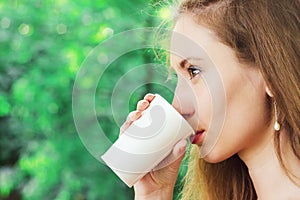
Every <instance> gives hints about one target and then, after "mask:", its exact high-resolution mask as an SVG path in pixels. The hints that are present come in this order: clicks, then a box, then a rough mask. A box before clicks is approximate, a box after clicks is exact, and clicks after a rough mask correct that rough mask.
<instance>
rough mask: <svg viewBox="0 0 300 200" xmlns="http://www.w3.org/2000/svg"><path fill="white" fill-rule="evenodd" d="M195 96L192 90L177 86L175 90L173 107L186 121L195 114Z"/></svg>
mask: <svg viewBox="0 0 300 200" xmlns="http://www.w3.org/2000/svg"><path fill="white" fill-rule="evenodd" d="M194 98H195V97H194V95H192V92H191V89H189V88H185V87H183V85H179V84H177V87H176V89H175V93H174V98H173V102H172V106H173V107H174V108H175V109H176V110H177V112H179V113H180V114H181V115H182V116H183V117H184V118H185V119H189V118H191V117H192V116H193V115H194V114H195V108H194V106H193V105H194V103H193V101H194Z"/></svg>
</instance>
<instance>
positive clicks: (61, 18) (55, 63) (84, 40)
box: [0, 0, 184, 200]
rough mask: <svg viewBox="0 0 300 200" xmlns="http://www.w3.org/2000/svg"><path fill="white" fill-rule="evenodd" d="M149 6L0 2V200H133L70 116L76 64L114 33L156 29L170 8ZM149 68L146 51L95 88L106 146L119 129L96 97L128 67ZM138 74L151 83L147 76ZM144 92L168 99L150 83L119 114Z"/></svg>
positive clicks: (138, 1) (115, 1)
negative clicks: (88, 146)
mask: <svg viewBox="0 0 300 200" xmlns="http://www.w3.org/2000/svg"><path fill="white" fill-rule="evenodd" d="M154 4H155V1H150V2H149V1H145V0H135V1H122V0H112V1H105V0H98V1H91V0H74V1H71V0H23V1H22V0H7V1H0V138H1V139H0V166H1V167H0V199H3V200H4V199H15V200H18V199H30V200H35V199H39V200H40V199H57V200H60V199H61V200H65V199H75V200H83V199H89V200H90V199H91V200H93V199H115V200H122V199H124V200H127V199H133V190H132V189H128V188H127V187H126V186H125V184H124V183H122V182H121V181H120V180H119V179H118V178H117V176H116V175H115V174H114V173H113V172H112V171H111V170H110V169H109V168H107V167H106V166H104V165H103V164H101V163H99V162H98V161H97V160H96V159H95V158H93V157H92V156H91V155H90V154H89V153H88V152H87V150H86V149H85V148H84V146H83V144H82V143H81V141H80V139H79V137H78V135H77V132H76V129H75V126H74V122H73V118H72V87H73V83H74V80H75V76H76V73H77V71H78V70H79V67H80V65H81V63H82V62H83V61H84V59H85V58H86V56H87V55H88V53H89V52H90V51H91V50H92V49H93V48H94V47H95V46H96V45H98V44H99V43H101V42H102V41H104V40H106V39H108V38H109V37H111V36H112V35H114V34H116V33H118V32H122V31H125V30H128V29H132V28H139V27H149V26H157V25H159V23H160V21H161V20H163V19H164V18H166V17H167V16H168V15H169V10H168V9H166V8H165V7H160V8H158V7H157V6H153V5H154ZM126 42H129V41H124V45H126ZM103 56H104V58H105V55H103ZM147 62H155V59H154V56H153V51H152V50H149V49H148V50H139V51H136V52H133V53H131V54H129V55H126V56H124V58H120V60H119V61H116V62H115V63H114V64H113V65H115V66H118V65H120V64H122V67H123V70H119V72H118V73H116V70H108V71H107V72H106V74H105V78H104V79H103V80H101V81H102V82H100V83H99V87H98V89H97V95H96V102H100V103H97V105H96V110H97V115H98V117H99V122H100V124H101V126H103V129H104V130H105V132H106V133H109V134H110V135H108V136H109V137H110V138H111V139H112V140H114V139H115V138H116V137H117V135H118V124H116V123H115V121H114V120H113V118H112V116H111V111H110V109H111V108H110V107H109V104H108V103H109V102H108V101H105V102H104V103H101V102H102V101H101V98H104V99H105V98H109V97H110V95H111V91H112V90H113V86H114V84H115V83H116V81H117V80H118V78H120V76H122V74H123V73H124V72H126V71H127V70H129V69H130V68H131V66H137V65H140V64H142V63H147ZM141 76H145V77H146V78H150V79H153V80H154V79H155V77H152V76H149V73H147V72H145V74H144V75H141ZM131 81H134V79H132V80H131ZM128 84H130V83H128ZM147 92H159V93H162V94H165V95H163V96H165V97H166V98H168V100H171V98H172V93H171V92H170V91H165V88H161V87H160V86H159V85H158V86H155V85H151V84H150V85H149V84H148V85H145V86H143V87H141V88H138V89H137V90H136V91H134V92H133V93H132V94H131V99H130V103H129V105H128V107H127V108H126V109H125V108H124V109H123V110H120V113H122V114H123V115H124V116H125V115H127V111H128V109H129V110H133V109H134V106H135V104H136V102H137V101H138V100H139V99H141V98H142V96H143V95H144V94H146V93H147ZM100 145H101V144H100ZM183 174H184V168H183V170H181V173H180V175H181V176H183ZM178 188H180V186H178ZM178 188H176V191H175V193H177V192H178Z"/></svg>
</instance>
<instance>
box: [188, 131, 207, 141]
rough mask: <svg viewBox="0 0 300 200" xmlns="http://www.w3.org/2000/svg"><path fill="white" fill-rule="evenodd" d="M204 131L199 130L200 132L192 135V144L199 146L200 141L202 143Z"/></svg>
mask: <svg viewBox="0 0 300 200" xmlns="http://www.w3.org/2000/svg"><path fill="white" fill-rule="evenodd" d="M204 132H205V130H201V131H196V132H195V135H192V136H191V137H190V141H191V143H192V144H198V145H201V143H202V141H203V135H204Z"/></svg>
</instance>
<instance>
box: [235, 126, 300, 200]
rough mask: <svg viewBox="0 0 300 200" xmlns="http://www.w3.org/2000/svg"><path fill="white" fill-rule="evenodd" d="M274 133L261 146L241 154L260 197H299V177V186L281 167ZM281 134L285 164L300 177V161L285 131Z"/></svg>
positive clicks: (275, 199) (275, 198) (262, 199)
mask: <svg viewBox="0 0 300 200" xmlns="http://www.w3.org/2000/svg"><path fill="white" fill-rule="evenodd" d="M273 134H274V133H273ZM273 134H270V135H269V137H267V139H266V140H265V141H264V142H263V143H262V144H260V145H259V147H256V148H255V149H252V150H249V149H248V150H247V151H246V152H241V153H240V154H239V156H240V158H241V159H242V160H243V161H244V163H245V164H246V165H247V167H248V170H249V174H250V177H251V179H252V182H253V184H254V187H255V190H256V193H257V196H258V199H261V200H264V199H272V200H277V199H278V200H279V199H291V200H292V199H296V198H299V196H300V187H299V184H300V182H299V179H298V183H297V184H298V186H297V185H296V184H295V183H294V182H293V181H291V180H290V178H289V177H288V176H287V173H286V172H285V170H284V169H283V168H282V167H281V165H280V162H279V159H278V157H277V155H276V150H275V146H274V139H273ZM279 134H281V135H280V137H281V138H280V140H281V142H280V144H281V148H282V149H284V152H282V154H283V156H282V157H283V160H284V164H286V166H287V167H288V169H289V170H290V171H291V172H292V173H293V174H294V175H296V176H298V177H300V174H299V172H300V162H299V160H298V159H297V158H296V157H295V156H294V154H293V151H292V149H291V148H290V147H289V145H288V143H287V139H286V138H284V136H282V135H285V133H284V131H282V132H281V133H279ZM296 172H298V174H297V173H296Z"/></svg>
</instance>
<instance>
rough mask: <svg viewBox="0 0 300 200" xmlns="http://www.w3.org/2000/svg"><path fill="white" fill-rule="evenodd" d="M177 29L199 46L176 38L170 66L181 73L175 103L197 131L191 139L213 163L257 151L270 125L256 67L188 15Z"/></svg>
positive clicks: (261, 80)
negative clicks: (239, 57)
mask: <svg viewBox="0 0 300 200" xmlns="http://www.w3.org/2000/svg"><path fill="white" fill-rule="evenodd" d="M174 32H177V33H179V34H180V35H182V36H184V37H186V38H190V39H191V40H193V42H194V43H195V44H197V45H196V46H198V49H197V48H194V45H188V43H187V42H183V41H182V40H181V39H180V37H175V36H173V37H172V41H171V66H172V68H173V69H174V70H175V72H176V74H177V76H178V82H177V87H176V90H175V98H174V100H173V106H174V107H175V108H176V109H177V110H178V111H179V112H180V113H181V114H182V115H183V116H184V117H185V118H186V120H187V121H188V122H189V123H190V124H191V125H192V127H193V128H194V129H195V131H196V132H198V133H199V134H198V135H197V136H196V137H194V138H193V139H192V140H194V143H196V144H197V145H199V146H202V147H203V146H205V149H201V151H205V153H203V152H202V155H203V156H204V159H205V160H206V161H208V162H213V163H214V162H220V161H223V160H225V159H227V158H229V157H230V156H232V155H233V154H235V153H239V155H240V156H242V157H243V156H244V157H246V156H248V155H250V154H253V153H257V152H259V151H260V150H261V149H262V148H263V146H264V144H265V143H266V142H267V141H269V138H270V134H271V132H272V131H271V130H272V127H270V126H269V124H270V123H269V121H270V119H269V118H270V117H269V115H268V113H269V112H268V106H267V103H266V99H267V93H266V85H265V82H264V80H263V78H262V76H261V74H260V72H259V70H258V68H256V67H253V66H247V65H245V64H240V63H239V62H238V60H237V57H236V55H235V53H234V51H233V50H232V49H231V48H230V47H228V46H226V45H224V44H223V43H221V42H220V41H219V40H218V39H217V37H216V36H215V35H214V33H213V32H212V31H210V30H209V29H207V28H205V27H204V26H201V25H199V24H197V23H195V22H194V21H193V19H192V18H191V17H190V16H188V15H184V16H181V17H180V18H179V20H178V21H177V23H176V26H175V28H174ZM200 49H202V50H200ZM203 50H204V51H203ZM205 52H206V53H205Z"/></svg>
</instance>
